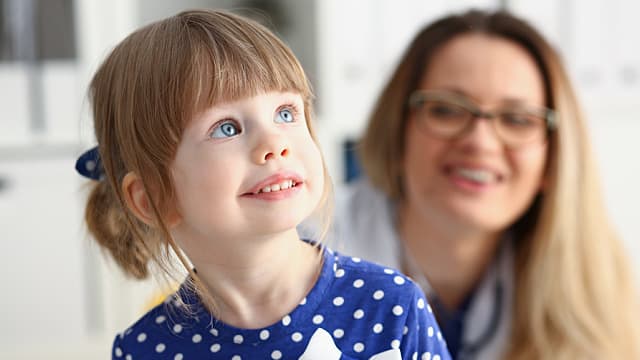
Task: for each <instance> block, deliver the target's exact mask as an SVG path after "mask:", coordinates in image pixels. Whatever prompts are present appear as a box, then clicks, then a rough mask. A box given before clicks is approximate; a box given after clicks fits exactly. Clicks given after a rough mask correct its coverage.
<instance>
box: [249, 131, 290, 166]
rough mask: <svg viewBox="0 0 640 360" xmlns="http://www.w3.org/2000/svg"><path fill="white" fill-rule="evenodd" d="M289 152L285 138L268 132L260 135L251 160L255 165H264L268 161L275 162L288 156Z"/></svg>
mask: <svg viewBox="0 0 640 360" xmlns="http://www.w3.org/2000/svg"><path fill="white" fill-rule="evenodd" d="M290 152H291V150H290V146H289V143H288V141H287V139H286V137H285V136H283V135H281V134H278V133H275V132H270V133H266V134H262V135H260V138H259V139H258V140H257V143H256V146H255V147H254V148H253V150H252V152H251V158H252V159H253V161H254V162H255V163H256V164H265V163H266V162H267V161H269V160H277V159H279V158H284V157H287V156H289V153H290Z"/></svg>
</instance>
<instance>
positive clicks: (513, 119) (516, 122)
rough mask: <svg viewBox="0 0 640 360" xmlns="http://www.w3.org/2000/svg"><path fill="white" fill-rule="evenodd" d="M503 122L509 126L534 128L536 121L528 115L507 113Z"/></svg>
mask: <svg viewBox="0 0 640 360" xmlns="http://www.w3.org/2000/svg"><path fill="white" fill-rule="evenodd" d="M502 117H503V121H504V122H505V123H506V125H509V126H533V125H534V121H532V120H531V117H530V116H529V115H527V114H519V113H506V114H503V115H502Z"/></svg>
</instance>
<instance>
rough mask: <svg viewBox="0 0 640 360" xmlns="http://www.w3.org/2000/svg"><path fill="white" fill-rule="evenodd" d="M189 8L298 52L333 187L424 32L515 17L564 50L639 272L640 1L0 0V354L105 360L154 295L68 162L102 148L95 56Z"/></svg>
mask: <svg viewBox="0 0 640 360" xmlns="http://www.w3.org/2000/svg"><path fill="white" fill-rule="evenodd" d="M194 7H200V8H203V7H204V8H229V9H242V11H241V12H243V13H244V14H247V15H250V16H254V17H257V19H258V20H259V21H262V22H263V23H265V24H266V25H267V26H269V27H271V28H272V29H274V30H275V31H276V32H277V33H278V35H280V36H281V37H282V38H283V39H284V40H285V41H286V42H287V43H288V44H289V45H290V46H291V47H292V48H293V50H294V52H295V53H296V54H297V56H298V57H299V59H300V60H301V62H302V63H303V66H304V67H305V70H306V71H307V73H308V75H309V77H310V78H311V81H312V83H313V86H314V88H315V90H316V94H317V98H318V100H317V104H316V112H317V118H318V120H317V127H318V129H319V135H320V140H321V143H322V146H323V150H324V152H325V155H326V160H327V162H328V165H329V167H330V171H331V173H332V175H333V178H334V181H335V182H336V183H340V182H343V181H345V180H346V179H347V178H348V177H349V176H351V174H352V173H351V171H352V170H353V167H350V166H349V159H350V152H349V149H350V148H349V144H350V141H351V140H353V139H355V138H357V137H358V136H359V134H360V132H361V131H362V130H363V126H364V124H365V121H366V117H367V115H368V111H369V109H370V108H371V107H372V104H373V102H374V101H375V98H376V96H377V95H378V93H379V91H380V87H381V86H382V84H383V83H384V82H385V81H386V79H387V77H388V76H389V72H390V71H391V69H392V68H393V66H394V64H395V63H396V61H397V60H398V58H399V56H400V55H401V53H402V51H403V49H404V48H405V46H406V45H407V44H408V42H409V41H410V40H411V38H412V36H413V35H414V34H415V32H416V31H417V29H418V28H420V27H421V26H422V25H424V24H425V23H427V22H429V21H430V20H432V19H434V18H436V17H440V16H441V15H443V14H445V13H448V12H451V11H460V10H465V9H467V8H469V7H480V8H499V7H503V8H507V9H509V10H511V11H513V12H515V13H516V14H519V15H521V16H523V17H524V18H526V19H528V20H529V21H530V22H531V23H532V24H533V25H535V26H536V27H537V28H539V29H540V30H541V31H542V32H543V33H544V34H545V35H546V36H547V37H548V38H549V39H550V40H551V41H552V42H553V44H554V45H555V46H556V47H557V48H558V49H559V50H560V52H561V53H562V54H563V56H564V59H565V63H566V65H567V67H568V68H569V70H570V73H571V76H572V78H573V80H574V83H575V85H576V86H577V88H578V93H579V95H580V98H581V101H582V104H583V105H584V106H585V109H586V111H587V115H588V118H589V121H590V122H589V125H590V130H591V134H592V140H593V143H594V147H595V150H596V155H597V158H598V160H599V165H600V169H601V174H602V180H603V186H604V191H605V195H606V202H607V205H608V207H609V210H610V213H611V215H612V218H613V221H614V223H615V225H616V226H617V228H618V230H619V232H620V234H621V235H622V237H623V239H624V240H625V243H626V245H627V248H628V250H629V252H630V253H631V256H632V257H633V258H634V259H639V260H635V265H636V269H640V257H639V256H640V243H639V242H638V238H639V237H640V217H639V216H638V215H637V214H638V210H637V207H636V206H637V205H638V204H640V187H637V186H636V185H637V184H639V183H640V161H638V159H637V156H638V155H639V154H640V140H639V139H638V135H640V45H638V40H637V37H638V36H639V35H640V22H638V21H637V14H638V13H640V2H638V1H635V0H606V1H605V0H580V1H578V0H503V1H496V0H493V1H491V0H476V1H472V0H429V1H425V0H411V1H410V0H349V1H341V0H217V1H216V0H183V1H172V0H111V1H99V0H0V34H1V37H0V109H1V110H0V111H1V114H2V116H1V118H0V247H1V248H0V270H1V272H0V274H1V275H2V280H3V281H2V285H1V287H0V294H1V296H0V358H1V359H108V358H109V356H110V355H109V354H110V347H111V341H112V339H113V336H114V334H115V333H116V332H117V331H121V330H123V329H124V328H125V327H126V326H127V325H129V324H130V323H131V322H132V321H133V320H134V319H136V318H137V317H138V316H140V315H141V314H142V313H143V312H144V311H145V310H146V309H147V308H148V307H149V306H150V304H151V303H152V302H153V301H155V299H156V298H157V296H158V295H159V294H160V291H161V290H159V289H160V287H159V285H158V284H157V283H156V282H154V281H153V280H150V281H147V282H143V283H140V282H134V281H131V280H127V279H125V278H124V277H123V276H122V274H121V273H120V272H119V271H118V270H117V268H116V267H115V266H114V265H113V264H111V263H110V262H109V261H108V260H107V259H105V258H104V257H103V256H102V254H101V253H100V251H99V250H98V249H97V247H96V246H94V245H93V244H92V243H91V242H90V239H89V238H88V236H87V233H86V230H85V229H84V227H83V224H82V212H83V201H84V197H85V195H86V191H85V189H84V188H83V185H84V184H85V182H84V181H83V179H81V178H80V176H79V175H76V172H75V171H74V169H73V167H74V162H75V159H76V157H77V156H78V154H79V153H80V152H82V151H83V150H85V149H87V148H89V147H90V146H93V144H94V143H95V141H94V139H93V135H92V129H91V125H90V122H91V120H90V117H89V115H88V103H87V100H86V89H87V83H88V80H89V79H90V76H91V74H92V73H93V71H95V69H96V68H97V66H98V65H99V63H100V61H101V60H102V59H103V58H104V56H105V55H106V54H107V52H108V51H109V50H110V49H111V48H112V47H113V46H114V45H115V44H116V43H117V42H118V41H120V40H121V39H123V38H124V37H125V36H126V35H127V34H128V33H130V32H131V31H132V30H134V29H135V28H137V27H139V26H140V25H143V24H146V23H148V22H151V21H154V20H156V19H159V18H162V17H166V16H170V15H173V14H174V13H176V12H177V11H179V10H181V9H186V8H194ZM470 55H471V56H472V54H470Z"/></svg>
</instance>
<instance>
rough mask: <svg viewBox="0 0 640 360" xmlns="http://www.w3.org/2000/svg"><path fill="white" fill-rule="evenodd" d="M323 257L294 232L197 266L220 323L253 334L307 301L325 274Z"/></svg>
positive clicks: (264, 240) (262, 241)
mask: <svg viewBox="0 0 640 360" xmlns="http://www.w3.org/2000/svg"><path fill="white" fill-rule="evenodd" d="M252 243H253V244H254V245H255V244H256V243H255V242H252ZM319 251H320V250H319V249H318V248H317V247H314V246H311V245H310V244H308V243H306V242H304V241H302V240H300V239H299V238H298V236H297V233H296V232H295V229H294V231H293V232H287V233H285V234H280V235H278V236H277V237H274V238H271V239H260V241H259V245H258V246H254V247H251V248H246V249H240V251H234V252H228V253H226V254H224V256H220V257H216V258H217V259H218V261H207V262H200V263H195V262H194V265H195V266H196V269H197V270H198V276H199V277H200V278H201V279H202V280H203V282H204V284H205V286H206V287H207V290H208V291H209V292H210V293H211V295H212V297H213V299H214V301H215V303H216V306H217V308H216V313H215V315H216V317H217V318H218V319H219V320H221V321H223V322H225V323H227V324H229V325H232V326H235V327H239V328H248V329H255V328H261V327H265V326H268V325H271V324H273V323H275V322H277V321H278V320H280V319H281V318H282V317H283V316H284V315H286V314H288V313H289V312H291V311H292V310H293V309H295V307H296V306H297V305H298V304H299V303H300V301H301V300H302V299H303V298H304V297H305V296H306V295H307V293H308V292H309V291H310V290H311V288H312V287H313V285H314V284H315V283H316V281H317V279H318V276H319V274H320V270H321V268H322V254H321V253H319ZM218 255H220V254H218Z"/></svg>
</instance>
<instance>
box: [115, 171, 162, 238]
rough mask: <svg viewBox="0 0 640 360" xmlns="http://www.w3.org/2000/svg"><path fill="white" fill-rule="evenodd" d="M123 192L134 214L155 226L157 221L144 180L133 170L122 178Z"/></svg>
mask: <svg viewBox="0 0 640 360" xmlns="http://www.w3.org/2000/svg"><path fill="white" fill-rule="evenodd" d="M122 193H123V194H124V200H125V202H126V203H127V207H128V208H129V210H130V211H131V212H132V213H133V215H135V216H136V217H137V218H138V220H140V221H142V222H143V223H145V224H147V225H149V226H154V225H155V223H156V222H155V218H154V216H153V209H152V208H151V203H150V201H149V197H148V196H147V191H146V190H145V189H144V185H143V184H142V180H140V178H139V177H138V175H136V173H134V172H133V171H130V172H129V173H127V175H125V176H124V179H122Z"/></svg>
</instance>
